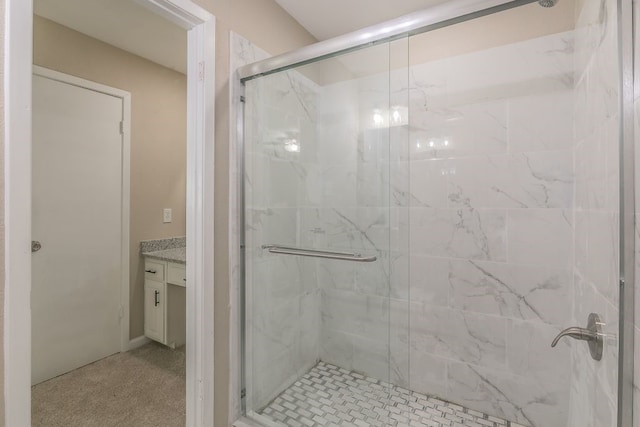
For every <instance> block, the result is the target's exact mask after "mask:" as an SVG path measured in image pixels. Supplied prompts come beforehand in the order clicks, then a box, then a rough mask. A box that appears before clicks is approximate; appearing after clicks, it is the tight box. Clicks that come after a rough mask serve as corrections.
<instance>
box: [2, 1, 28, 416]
mask: <svg viewBox="0 0 640 427" xmlns="http://www.w3.org/2000/svg"><path fill="white" fill-rule="evenodd" d="M32 25H33V4H32V2H31V1H24V0H6V1H5V16H4V29H5V40H4V60H5V63H4V109H5V110H4V179H5V183H4V201H5V204H4V221H5V230H4V232H5V246H4V251H5V253H4V257H5V259H4V262H5V275H4V292H5V295H4V408H5V420H4V423H5V425H6V426H29V425H31V357H30V355H31V304H30V294H31V247H30V246H31V80H32V77H31V76H32V74H31V73H32V70H31V61H32V40H33V29H32V28H33V27H32Z"/></svg>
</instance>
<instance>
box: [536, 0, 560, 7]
mask: <svg viewBox="0 0 640 427" xmlns="http://www.w3.org/2000/svg"><path fill="white" fill-rule="evenodd" d="M538 3H539V4H540V6H542V7H553V6H555V5H556V3H558V0H540V1H539V2H538Z"/></svg>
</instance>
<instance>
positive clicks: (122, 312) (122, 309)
mask: <svg viewBox="0 0 640 427" xmlns="http://www.w3.org/2000/svg"><path fill="white" fill-rule="evenodd" d="M123 317H124V306H122V305H121V306H120V307H118V318H119V319H122V318H123Z"/></svg>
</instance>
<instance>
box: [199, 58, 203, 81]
mask: <svg viewBox="0 0 640 427" xmlns="http://www.w3.org/2000/svg"><path fill="white" fill-rule="evenodd" d="M198 80H199V81H203V80H204V62H199V63H198Z"/></svg>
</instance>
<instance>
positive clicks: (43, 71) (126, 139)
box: [33, 65, 131, 351]
mask: <svg viewBox="0 0 640 427" xmlns="http://www.w3.org/2000/svg"><path fill="white" fill-rule="evenodd" d="M33 75H36V76H41V77H45V78H47V79H51V80H54V81H57V82H60V83H66V84H69V85H73V86H77V87H80V88H83V89H88V90H91V91H94V92H98V93H102V94H105V95H109V96H113V97H116V98H120V99H121V100H122V121H123V129H122V131H123V133H122V159H121V167H122V189H121V191H120V197H121V198H122V200H121V202H122V205H121V206H122V212H121V222H122V227H121V236H122V240H121V242H120V244H121V246H120V251H121V252H120V256H121V259H120V262H121V266H122V272H121V276H120V306H121V307H122V318H121V319H120V351H127V350H129V318H130V313H129V290H130V287H131V284H130V275H129V242H130V235H129V217H130V212H131V206H130V204H131V200H130V199H131V197H130V194H131V93H129V92H127V91H124V90H121V89H118V88H114V87H111V86H106V85H103V84H100V83H96V82H93V81H91V80H85V79H81V78H79V77H75V76H72V75H70V74H65V73H61V72H59V71H54V70H50V69H48V68H44V67H40V66H37V65H34V66H33Z"/></svg>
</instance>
